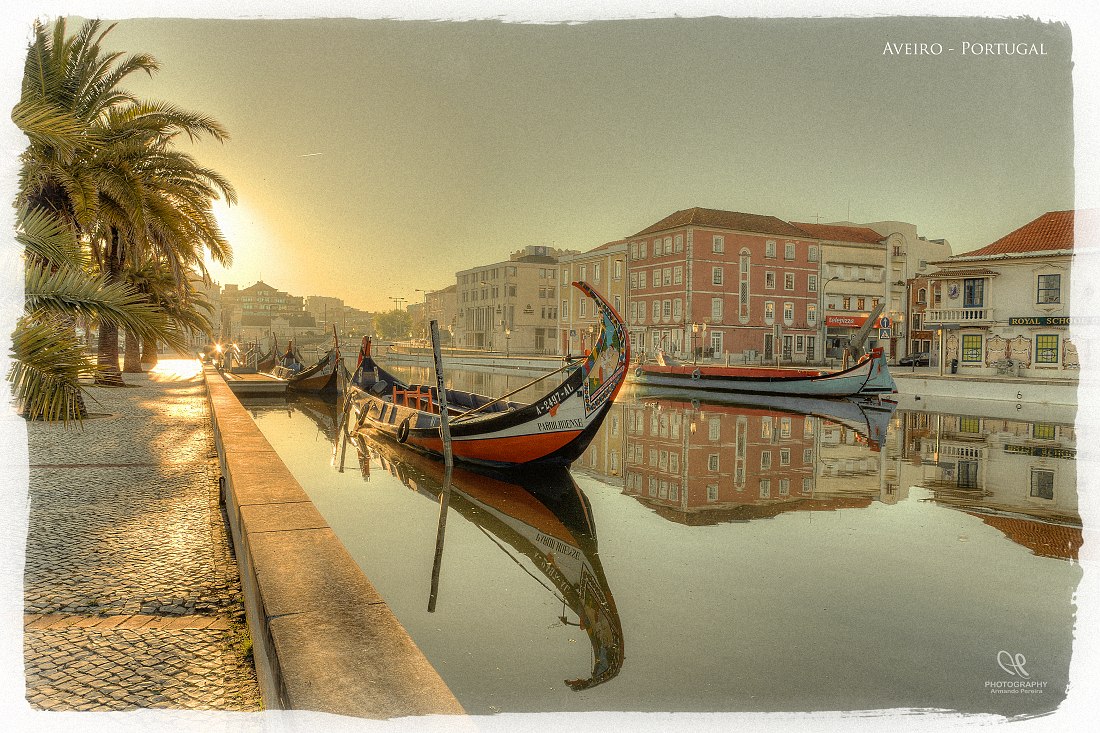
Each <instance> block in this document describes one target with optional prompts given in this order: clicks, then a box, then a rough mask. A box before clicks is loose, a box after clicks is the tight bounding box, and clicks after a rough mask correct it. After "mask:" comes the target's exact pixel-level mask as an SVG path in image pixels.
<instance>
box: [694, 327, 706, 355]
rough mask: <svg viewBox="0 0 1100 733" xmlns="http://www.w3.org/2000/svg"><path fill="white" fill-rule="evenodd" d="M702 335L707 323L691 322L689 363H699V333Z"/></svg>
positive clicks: (704, 333)
mask: <svg viewBox="0 0 1100 733" xmlns="http://www.w3.org/2000/svg"><path fill="white" fill-rule="evenodd" d="M700 333H702V334H703V335H704V336H706V334H707V324H705V323H692V324H691V363H692V364H698V363H699V346H698V344H699V334H700Z"/></svg>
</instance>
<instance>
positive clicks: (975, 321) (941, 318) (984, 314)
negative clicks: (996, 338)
mask: <svg viewBox="0 0 1100 733" xmlns="http://www.w3.org/2000/svg"><path fill="white" fill-rule="evenodd" d="M992 322H993V309H992V308H988V307H984V306H980V307H971V308H966V307H964V308H929V309H928V310H926V311H925V316H924V323H925V325H926V326H932V325H939V324H943V323H958V324H961V325H972V326H984V325H988V324H990V323H992Z"/></svg>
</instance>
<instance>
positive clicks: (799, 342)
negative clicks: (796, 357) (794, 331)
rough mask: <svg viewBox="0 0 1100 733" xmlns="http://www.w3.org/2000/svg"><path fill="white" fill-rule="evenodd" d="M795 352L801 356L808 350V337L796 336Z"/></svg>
mask: <svg viewBox="0 0 1100 733" xmlns="http://www.w3.org/2000/svg"><path fill="white" fill-rule="evenodd" d="M794 350H795V352H796V353H799V354H801V353H802V352H804V351H805V350H806V337H805V336H795V337H794Z"/></svg>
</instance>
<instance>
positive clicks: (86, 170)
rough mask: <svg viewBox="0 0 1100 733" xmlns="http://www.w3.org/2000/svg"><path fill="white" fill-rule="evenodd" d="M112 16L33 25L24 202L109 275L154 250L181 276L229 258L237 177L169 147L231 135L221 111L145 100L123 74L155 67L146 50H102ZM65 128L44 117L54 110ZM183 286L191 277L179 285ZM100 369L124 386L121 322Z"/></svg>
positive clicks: (104, 334) (24, 114)
mask: <svg viewBox="0 0 1100 733" xmlns="http://www.w3.org/2000/svg"><path fill="white" fill-rule="evenodd" d="M112 27H113V26H110V27H107V28H106V29H101V28H102V27H101V24H100V23H99V21H88V22H86V23H84V24H83V25H82V26H81V27H80V28H79V29H78V30H77V32H76V33H75V34H73V35H72V36H71V37H66V34H65V31H66V25H65V20H64V19H59V20H58V21H57V22H56V23H55V24H54V27H53V31H52V33H50V32H48V30H47V29H46V27H45V26H43V25H41V24H38V23H36V24H35V27H34V37H33V39H32V41H31V44H30V47H29V49H28V53H27V63H26V67H25V71H24V80H23V94H22V98H21V99H20V102H19V104H18V105H17V106H16V109H15V111H14V112H13V118H14V119H16V121H17V123H20V124H21V126H22V127H23V128H24V130H38V129H39V128H46V130H47V133H48V134H47V133H43V134H38V135H37V137H35V136H32V135H31V132H29V131H28V136H29V137H31V145H30V146H29V147H28V149H27V150H26V151H25V152H24V154H23V169H22V172H21V181H20V183H21V187H20V188H21V191H20V197H19V201H20V202H21V203H26V204H28V205H30V206H31V207H34V208H42V209H45V210H47V211H50V212H53V213H54V214H55V215H57V216H59V217H61V218H62V219H64V220H65V221H66V222H67V223H69V224H70V226H72V228H73V231H74V232H75V233H76V235H77V236H78V237H79V238H81V239H82V240H83V241H85V242H87V243H88V245H89V247H90V251H91V254H92V260H93V262H94V264H95V267H96V268H97V270H98V272H99V274H100V275H101V276H102V278H103V280H104V282H106V283H108V284H115V283H119V282H121V277H122V272H123V270H124V268H125V264H126V262H127V261H128V260H132V259H134V258H135V257H137V256H139V255H141V254H143V253H145V254H152V255H155V256H156V257H158V258H161V259H164V260H165V261H166V262H167V263H168V264H169V266H170V268H171V270H172V271H173V273H175V275H176V276H177V277H178V278H181V279H182V278H183V276H184V272H185V271H186V270H187V269H188V266H196V265H197V266H198V267H199V268H200V270H201V268H202V267H203V265H202V258H203V255H204V253H205V252H207V251H209V253H210V254H211V255H212V257H213V259H215V260H216V261H219V262H222V263H226V264H228V262H229V261H230V260H231V250H230V247H229V244H228V242H226V241H225V239H224V237H223V236H222V234H221V232H220V230H219V228H218V225H217V222H216V220H215V219H214V216H213V213H212V211H211V203H212V201H213V199H214V198H218V197H221V198H224V199H225V200H226V201H227V202H229V203H232V202H233V201H234V200H235V194H234V192H233V189H232V187H231V186H230V184H229V183H228V181H226V180H225V179H223V178H222V177H221V176H219V175H218V174H217V173H215V172H213V171H210V170H208V169H205V168H203V167H201V166H199V165H198V164H197V163H196V162H195V161H194V160H193V159H192V158H190V157H189V156H187V155H186V154H184V153H181V152H179V151H176V150H174V149H173V148H172V144H173V142H174V140H175V138H176V137H177V136H179V135H180V134H186V135H187V136H188V137H189V138H190V139H192V140H194V139H196V138H198V137H200V136H202V135H209V136H211V137H212V138H213V139H215V140H218V141H224V140H226V139H228V134H227V133H226V131H225V130H224V129H223V128H222V127H221V126H220V125H219V124H218V123H217V122H216V121H214V120H212V119H210V118H209V117H205V116H203V115H199V114H195V113H191V112H186V111H184V110H180V109H178V108H176V107H174V106H171V105H167V104H162V103H152V102H146V101H141V100H138V99H136V98H135V97H133V96H132V95H131V94H129V93H128V92H126V91H124V90H122V89H121V88H120V87H119V84H120V83H121V82H122V81H123V80H125V79H126V78H127V77H128V76H129V75H130V74H132V73H134V72H137V71H144V72H146V73H149V74H152V73H153V72H155V71H156V70H157V63H156V61H155V60H154V59H153V58H152V57H151V56H148V55H134V56H123V55H122V54H121V53H105V52H104V51H103V50H102V48H101V44H102V41H103V38H104V37H105V36H106V35H107V33H109V32H110V30H111V28H112ZM51 115H54V116H55V117H58V118H61V119H64V121H65V123H66V126H61V125H58V126H56V127H51V126H49V125H47V124H45V123H42V122H40V120H41V119H42V118H45V119H46V120H47V121H48V120H49V119H50V116H51ZM181 287H183V286H181ZM99 347H100V348H99V364H100V367H101V368H100V369H99V370H98V371H97V374H98V375H99V377H100V378H101V379H104V380H105V381H107V382H108V383H114V384H121V383H122V380H121V373H120V372H119V369H118V330H117V328H116V326H115V325H114V324H113V323H112V322H110V321H104V322H103V323H102V324H101V325H100V330H99Z"/></svg>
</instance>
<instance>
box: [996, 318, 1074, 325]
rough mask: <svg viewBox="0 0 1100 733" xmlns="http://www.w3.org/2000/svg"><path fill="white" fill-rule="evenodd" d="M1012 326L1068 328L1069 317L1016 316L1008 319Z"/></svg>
mask: <svg viewBox="0 0 1100 733" xmlns="http://www.w3.org/2000/svg"><path fill="white" fill-rule="evenodd" d="M1008 325H1010V326H1068V325H1069V316H1014V317H1012V318H1009V319H1008Z"/></svg>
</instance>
